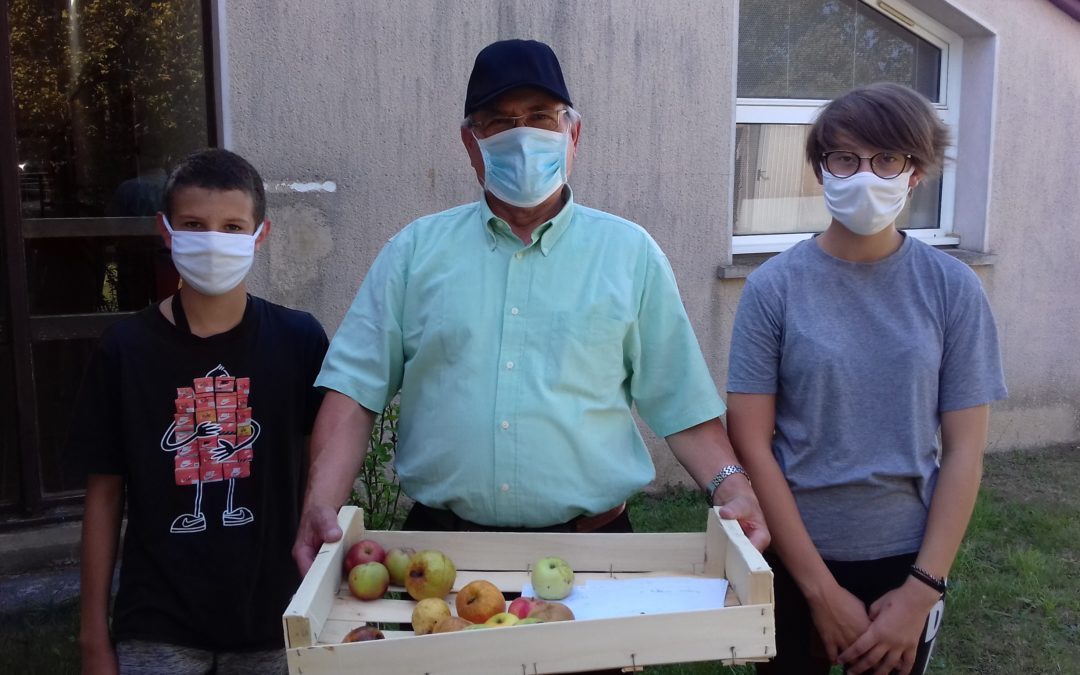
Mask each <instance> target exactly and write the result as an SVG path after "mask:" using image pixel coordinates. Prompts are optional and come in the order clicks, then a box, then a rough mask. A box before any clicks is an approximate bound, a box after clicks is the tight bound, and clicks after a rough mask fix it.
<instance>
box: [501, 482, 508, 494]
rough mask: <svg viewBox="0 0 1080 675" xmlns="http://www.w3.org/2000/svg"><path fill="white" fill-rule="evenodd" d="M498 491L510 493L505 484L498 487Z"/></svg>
mask: <svg viewBox="0 0 1080 675" xmlns="http://www.w3.org/2000/svg"><path fill="white" fill-rule="evenodd" d="M499 489H500V490H502V491H503V492H510V486H509V485H507V484H506V483H503V484H502V485H500V486H499Z"/></svg>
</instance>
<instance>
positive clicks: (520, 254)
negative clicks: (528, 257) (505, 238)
mask: <svg viewBox="0 0 1080 675" xmlns="http://www.w3.org/2000/svg"><path fill="white" fill-rule="evenodd" d="M522 255H524V254H523V253H515V254H514V257H515V258H517V259H518V260H521V256H522Z"/></svg>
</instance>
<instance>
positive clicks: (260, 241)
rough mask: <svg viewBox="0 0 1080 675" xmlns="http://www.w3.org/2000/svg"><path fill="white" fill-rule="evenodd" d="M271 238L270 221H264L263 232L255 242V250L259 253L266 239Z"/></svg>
mask: <svg viewBox="0 0 1080 675" xmlns="http://www.w3.org/2000/svg"><path fill="white" fill-rule="evenodd" d="M269 236H270V221H269V220H264V221H263V224H262V232H260V233H259V238H258V239H256V240H255V250H256V251H258V250H259V249H260V248H261V247H262V245H263V242H265V241H266V238H267V237H269Z"/></svg>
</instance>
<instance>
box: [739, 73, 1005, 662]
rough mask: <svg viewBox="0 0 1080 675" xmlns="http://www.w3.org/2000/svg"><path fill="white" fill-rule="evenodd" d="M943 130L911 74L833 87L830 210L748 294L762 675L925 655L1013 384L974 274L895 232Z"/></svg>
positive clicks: (743, 328) (822, 127)
mask: <svg viewBox="0 0 1080 675" xmlns="http://www.w3.org/2000/svg"><path fill="white" fill-rule="evenodd" d="M946 143H947V132H946V130H945V128H944V126H943V125H942V124H941V122H940V120H938V118H937V116H936V114H935V112H934V110H933V108H932V106H931V105H930V104H929V102H927V101H926V100H925V99H924V98H923V97H922V96H920V95H919V94H917V93H915V92H914V91H912V90H910V89H908V88H906V87H902V86H899V85H890V84H878V85H870V86H868V87H860V88H857V89H854V90H852V91H850V92H848V93H847V94H844V95H843V96H840V97H839V98H837V99H836V100H834V101H832V102H831V103H829V104H828V105H827V106H826V107H825V109H824V110H823V111H822V113H821V114H820V115H819V117H818V119H817V121H816V122H815V123H814V125H813V126H812V127H811V129H810V132H809V140H808V142H807V148H806V156H807V159H808V161H809V162H810V164H811V166H812V167H813V169H814V171H815V174H816V175H817V177H818V178H819V180H820V181H821V182H822V184H823V188H824V190H823V191H824V196H825V203H826V206H827V208H828V210H829V212H830V214H831V215H832V221H831V222H830V224H829V226H828V228H826V230H825V231H824V232H823V233H822V234H820V235H819V236H817V237H814V238H812V239H809V240H806V241H803V242H801V243H799V244H797V245H795V246H793V247H792V248H791V249H789V250H787V251H785V252H784V253H782V254H780V255H778V256H776V257H774V258H772V259H771V260H769V261H768V262H766V263H765V264H763V265H762V266H761V267H760V268H759V269H757V270H756V271H755V272H754V273H752V274H751V275H750V276H749V278H748V279H747V282H746V286H745V288H744V290H743V294H742V298H741V300H740V303H739V309H738V313H737V315H736V318H735V326H734V331H733V334H732V342H731V353H730V367H729V378H728V386H727V389H728V394H729V395H728V428H729V433H730V436H731V440H732V442H733V444H734V445H735V449H736V451H737V452H738V454H739V457H740V460H741V461H742V462H743V464H744V465H746V468H747V469H748V470H749V472H750V475H751V476H752V477H753V480H754V489H755V491H756V492H757V494H758V498H759V500H760V502H761V505H762V508H763V510H764V511H765V517H766V520H767V522H768V525H769V530H770V532H771V534H772V548H771V551H770V552H769V558H770V562H771V563H772V564H773V566H774V572H775V574H776V576H775V598H776V640H777V656H776V658H775V659H774V660H773V661H772V662H771V663H769V664H767V665H761V666H759V668H758V670H759V672H762V673H770V674H773V673H792V674H798V675H803V674H805V673H827V672H828V670H829V665H830V663H836V662H841V663H844V664H845V665H847V666H848V667H849V669H851V670H852V671H854V672H871V671H874V672H892V671H893V670H894V669H896V670H899V671H900V672H903V673H907V672H913V673H920V672H923V671H924V670H925V668H926V665H927V663H928V661H929V657H930V653H931V651H932V646H933V640H934V637H935V636H936V634H937V631H938V628H939V627H940V625H941V617H942V613H943V608H944V592H945V588H946V582H945V577H946V576H947V575H948V572H949V568H950V567H951V565H952V563H953V560H954V558H955V556H956V552H957V549H958V548H959V546H960V541H961V539H962V538H963V534H964V530H965V529H966V528H967V523H968V520H969V519H970V517H971V511H972V508H973V506H974V502H975V496H976V494H977V492H978V485H979V479H980V472H981V458H982V453H983V451H984V450H985V445H986V434H987V427H988V419H989V405H988V404H989V403H990V402H992V401H995V400H998V399H1001V398H1004V397H1005V395H1006V391H1005V385H1004V379H1003V376H1002V368H1001V358H1000V354H999V350H998V342H997V332H996V329H995V327H994V320H993V317H992V315H991V312H990V306H989V303H988V302H987V298H986V295H985V293H984V292H983V289H982V286H981V284H980V282H979V279H978V277H977V276H976V275H975V273H974V272H972V270H971V269H969V268H968V267H967V266H966V265H964V264H963V263H961V262H960V261H958V260H956V259H955V258H953V257H952V256H949V255H948V254H946V253H944V252H942V251H939V250H937V249H935V248H933V247H931V246H929V245H927V244H925V243H922V242H920V241H917V240H916V239H914V238H912V237H910V236H907V235H905V234H903V233H902V232H900V231H899V230H897V229H896V224H895V222H896V218H897V216H898V215H899V214H900V212H901V210H902V209H903V207H904V204H905V202H906V199H907V196H908V193H909V192H910V191H911V190H912V189H914V188H915V187H916V186H917V185H918V183H919V182H920V181H921V180H923V179H924V178H925V177H927V176H928V175H930V174H931V173H933V172H934V171H936V170H937V169H939V168H940V166H941V162H942V158H943V155H944V148H945V145H946ZM815 644H817V645H819V646H818V647H817V648H815V647H814V645H815Z"/></svg>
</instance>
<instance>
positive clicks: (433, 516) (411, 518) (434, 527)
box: [401, 502, 634, 675]
mask: <svg viewBox="0 0 1080 675" xmlns="http://www.w3.org/2000/svg"><path fill="white" fill-rule="evenodd" d="M576 520H577V519H576V518H575V519H573V520H570V521H567V522H565V523H562V524H560V525H553V526H551V527H543V528H536V529H529V528H523V527H518V528H513V527H488V526H485V525H479V524H477V523H474V522H472V521H468V520H465V519H464V518H459V517H458V516H457V515H455V514H454V512H453V511H445V510H443V509H433V508H431V507H430V506H424V505H423V504H421V503H419V502H417V503H416V504H414V505H413V507H412V509H411V510H410V511H409V515H408V516H406V517H405V524H404V525H402V526H401V529H403V530H413V531H421V532H576V531H577V524H576V522H575V521H576ZM595 531H596V532H618V533H626V532H633V531H634V529H633V526H632V525H631V523H630V513H629V510H625V511H623V512H622V513H621V514H619V516H618V517H617V518H616V519H615V520H613V521H611V522H610V523H608V524H607V525H604V526H603V527H601V528H599V529H597V530H595ZM505 595H506V596H507V599H508V600H512V599H513V598H514V597H516V595H517V594H515V593H506V594H505ZM569 675H574V674H573V673H571V674H569ZM577 675H586V673H578V674H577ZM587 675H622V669H621V668H616V669H614V670H591V671H589V672H588V674H587Z"/></svg>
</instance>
